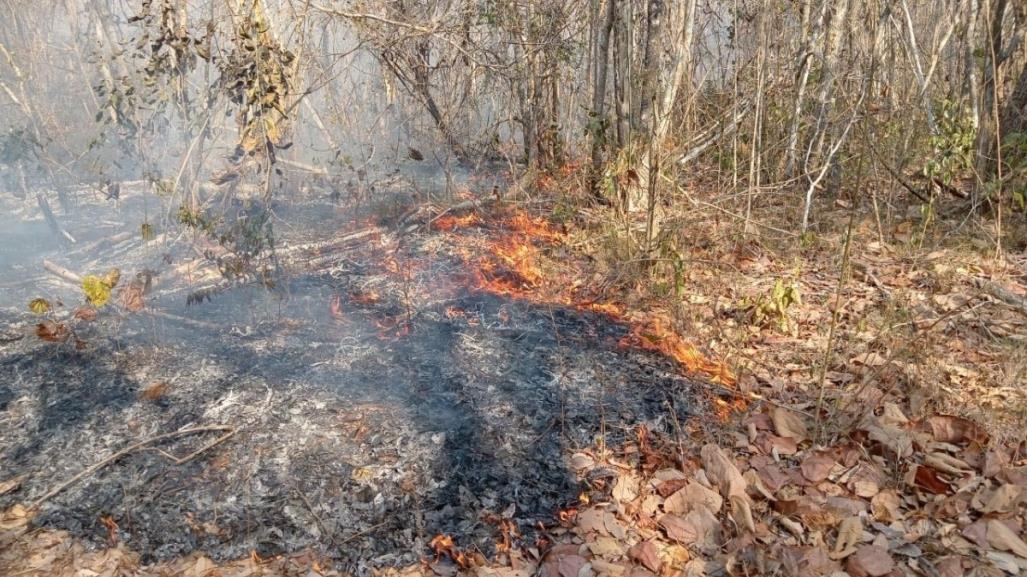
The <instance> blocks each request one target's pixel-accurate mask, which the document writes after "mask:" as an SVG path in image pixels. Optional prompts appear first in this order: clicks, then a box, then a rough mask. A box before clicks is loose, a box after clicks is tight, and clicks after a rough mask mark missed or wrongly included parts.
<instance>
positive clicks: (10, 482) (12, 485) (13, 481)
mask: <svg viewBox="0 0 1027 577" xmlns="http://www.w3.org/2000/svg"><path fill="white" fill-rule="evenodd" d="M26 477H28V475H18V476H17V477H11V478H10V479H7V480H6V481H0V495H6V494H7V493H10V492H11V491H13V490H15V489H17V488H18V487H21V482H22V481H24V480H25V478H26Z"/></svg>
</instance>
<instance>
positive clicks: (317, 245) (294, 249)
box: [278, 226, 384, 259]
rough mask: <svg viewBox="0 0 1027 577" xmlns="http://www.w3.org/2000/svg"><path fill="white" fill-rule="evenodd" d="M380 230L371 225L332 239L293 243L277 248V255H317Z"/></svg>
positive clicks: (380, 230) (284, 256) (281, 256)
mask: <svg viewBox="0 0 1027 577" xmlns="http://www.w3.org/2000/svg"><path fill="white" fill-rule="evenodd" d="M382 232H384V231H383V230H382V229H381V228H379V227H377V226H373V227H371V228H365V229H363V230H359V231H357V232H352V233H350V234H347V235H343V236H340V237H338V238H332V239H329V240H322V241H317V242H308V243H304V244H295V245H292V246H286V247H282V248H280V249H278V256H279V257H280V258H286V259H287V258H289V257H291V256H293V255H295V254H296V253H304V252H306V253H314V255H317V254H319V253H323V252H326V251H331V250H336V249H339V248H341V247H343V246H344V245H346V244H348V243H350V242H353V241H356V240H361V239H364V238H367V237H369V236H374V235H376V234H381V233H382Z"/></svg>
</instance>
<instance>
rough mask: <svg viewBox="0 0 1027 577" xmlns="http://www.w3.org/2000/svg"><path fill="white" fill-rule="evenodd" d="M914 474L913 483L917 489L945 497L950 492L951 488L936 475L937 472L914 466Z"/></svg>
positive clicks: (921, 466)
mask: <svg viewBox="0 0 1027 577" xmlns="http://www.w3.org/2000/svg"><path fill="white" fill-rule="evenodd" d="M914 467H915V468H916V472H915V473H914V476H913V482H914V484H915V485H916V486H917V487H920V488H921V489H926V490H927V491H930V492H931V493H934V494H935V495H947V494H949V493H951V492H952V487H951V486H950V485H949V484H948V483H946V482H945V481H944V480H942V478H941V477H940V476H939V475H938V472H937V471H936V470H934V469H932V468H930V467H926V466H923V465H914Z"/></svg>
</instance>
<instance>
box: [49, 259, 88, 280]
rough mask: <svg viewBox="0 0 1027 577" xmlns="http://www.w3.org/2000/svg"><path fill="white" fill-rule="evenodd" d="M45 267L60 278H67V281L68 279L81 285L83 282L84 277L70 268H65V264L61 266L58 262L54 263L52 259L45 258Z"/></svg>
mask: <svg viewBox="0 0 1027 577" xmlns="http://www.w3.org/2000/svg"><path fill="white" fill-rule="evenodd" d="M43 268H45V269H46V270H47V271H49V272H50V273H52V274H54V275H56V276H57V277H59V278H61V279H63V280H66V281H68V282H70V283H72V284H74V285H81V284H82V277H81V276H79V275H78V274H76V273H74V272H71V271H70V270H68V269H66V268H64V267H63V266H60V265H59V264H56V263H53V262H50V261H48V260H46V259H44V260H43Z"/></svg>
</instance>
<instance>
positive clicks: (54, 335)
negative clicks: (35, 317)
mask: <svg viewBox="0 0 1027 577" xmlns="http://www.w3.org/2000/svg"><path fill="white" fill-rule="evenodd" d="M70 335H71V331H69V330H68V326H67V325H65V324H64V323H55V322H53V321H51V320H45V321H43V322H41V323H39V324H38V325H36V336H37V337H39V338H41V339H43V340H44V341H48V342H51V343H58V342H61V341H63V340H65V339H67V338H68V337H69V336H70Z"/></svg>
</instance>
